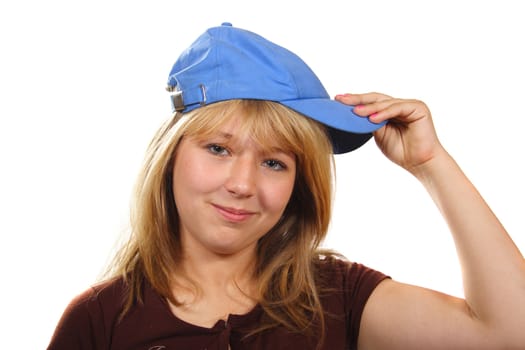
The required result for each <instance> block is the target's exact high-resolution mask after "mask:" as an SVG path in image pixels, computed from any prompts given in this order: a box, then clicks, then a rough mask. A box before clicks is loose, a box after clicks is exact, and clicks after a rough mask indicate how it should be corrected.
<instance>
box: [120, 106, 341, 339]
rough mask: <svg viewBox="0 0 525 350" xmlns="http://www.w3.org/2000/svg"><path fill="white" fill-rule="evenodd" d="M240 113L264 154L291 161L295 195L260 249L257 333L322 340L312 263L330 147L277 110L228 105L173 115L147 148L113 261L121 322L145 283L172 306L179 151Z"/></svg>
mask: <svg viewBox="0 0 525 350" xmlns="http://www.w3.org/2000/svg"><path fill="white" fill-rule="evenodd" d="M239 108H241V109H242V111H243V112H245V113H242V114H241V115H242V116H243V118H244V119H243V120H242V122H241V127H242V128H245V129H246V130H248V131H249V132H250V134H251V135H252V137H253V139H254V140H255V141H256V142H258V143H259V144H261V146H263V147H265V146H269V145H270V144H275V142H276V141H277V142H278V143H279V145H280V147H281V148H283V149H284V150H285V151H289V152H291V153H293V154H294V155H295V157H296V162H297V172H296V179H295V184H294V189H293V193H292V195H291V198H290V201H289V203H288V205H287V207H286V209H285V212H284V214H283V216H282V218H281V220H280V221H279V222H278V223H276V225H275V226H274V227H273V228H272V229H271V230H270V231H269V232H268V233H267V234H266V235H265V236H263V237H262V238H261V239H260V240H259V242H258V244H257V257H256V259H257V261H256V265H255V266H256V269H255V271H256V276H255V277H256V279H257V281H258V288H259V290H258V295H259V296H260V299H261V300H258V302H259V304H260V305H261V307H262V308H263V310H264V311H265V315H266V319H267V320H266V321H267V322H266V323H265V324H263V325H261V328H260V329H259V330H263V329H266V328H270V327H273V326H276V325H279V324H281V325H284V326H285V327H287V328H288V329H290V330H292V331H297V332H306V331H307V329H310V328H311V326H312V325H313V322H315V324H316V325H320V328H321V330H322V333H323V334H324V316H323V312H322V307H321V303H320V299H319V288H318V278H317V276H316V272H315V271H316V266H317V265H316V262H317V261H318V260H319V255H320V254H321V253H323V254H325V252H321V251H320V250H319V245H320V243H321V242H322V241H323V239H324V237H325V235H326V233H327V230H328V226H329V222H330V216H331V206H332V180H333V179H332V173H333V172H332V171H333V166H334V160H333V156H332V148H331V147H332V146H331V144H330V142H329V140H328V137H327V136H326V132H325V130H324V128H323V127H322V126H321V124H319V123H317V122H315V121H313V120H311V119H309V118H306V117H304V116H303V115H301V114H299V113H296V112H294V111H292V110H290V109H288V108H286V107H284V106H282V105H280V104H278V103H275V102H269V101H258V100H231V101H223V102H218V103H214V104H211V105H209V106H204V107H200V108H198V109H196V110H194V111H192V112H189V113H186V114H184V115H183V114H180V113H176V114H175V115H174V116H173V118H172V119H171V120H169V121H167V122H166V123H165V124H164V125H162V127H161V128H160V129H159V130H158V132H157V133H156V135H155V136H154V138H153V140H152V142H151V143H150V145H149V147H148V150H147V154H146V157H145V161H144V165H143V167H142V171H141V172H140V175H139V177H138V181H137V183H136V188H135V193H134V204H133V206H132V211H131V236H130V239H129V241H128V242H127V243H126V244H125V245H124V246H123V247H122V248H121V249H120V251H119V252H118V254H117V255H116V257H115V259H114V261H113V264H112V266H111V268H112V276H113V277H123V278H124V279H125V280H126V282H127V285H128V286H129V293H128V294H127V297H126V300H125V304H124V310H123V313H122V315H124V314H125V313H126V312H127V311H128V310H129V309H130V308H131V306H132V305H133V304H134V303H135V302H141V301H142V288H143V284H144V282H145V281H147V282H148V283H150V284H151V286H152V287H153V288H154V289H155V290H156V291H157V292H158V293H159V294H161V295H162V296H164V297H165V298H167V299H168V300H169V301H170V302H172V303H174V304H175V305H177V304H178V302H177V297H176V295H173V292H172V286H173V285H172V282H173V275H174V273H175V272H176V271H177V272H179V271H178V270H177V267H178V266H180V262H181V257H182V247H181V244H180V239H179V217H178V213H177V210H176V206H175V202H174V199H173V193H172V171H173V166H174V162H175V161H176V159H175V154H176V152H175V151H176V149H177V145H178V144H179V142H180V140H181V138H182V137H183V136H185V135H199V136H203V135H206V134H207V133H208V134H211V133H213V132H214V131H216V130H217V128H218V127H220V126H221V125H222V124H223V123H226V122H227V121H228V120H229V118H232V116H233V115H234V114H235V113H234V112H235V111H237V110H239Z"/></svg>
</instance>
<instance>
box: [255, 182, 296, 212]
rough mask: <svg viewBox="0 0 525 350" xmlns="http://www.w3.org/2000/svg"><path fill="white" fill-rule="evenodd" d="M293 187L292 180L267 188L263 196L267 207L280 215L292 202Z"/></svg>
mask: <svg viewBox="0 0 525 350" xmlns="http://www.w3.org/2000/svg"><path fill="white" fill-rule="evenodd" d="M293 185H294V183H293V181H291V180H290V181H285V182H283V183H279V184H272V185H269V186H267V187H266V188H267V190H266V191H264V195H263V196H262V198H263V201H264V204H265V206H266V207H267V208H269V209H271V210H272V211H274V212H276V213H278V214H279V215H280V214H281V213H282V212H283V211H284V209H285V208H286V205H287V204H288V202H289V201H290V197H291V195H292V190H293Z"/></svg>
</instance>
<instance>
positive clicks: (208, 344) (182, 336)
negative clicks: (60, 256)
mask: <svg viewBox="0 0 525 350" xmlns="http://www.w3.org/2000/svg"><path fill="white" fill-rule="evenodd" d="M320 271H321V273H322V274H323V276H324V277H326V280H327V281H330V283H331V285H330V286H329V288H332V289H333V292H330V293H326V294H325V295H322V296H321V302H322V305H323V310H324V313H325V322H326V337H325V341H324V343H323V345H322V347H321V349H326V350H336V349H356V348H357V337H358V335H359V325H360V321H361V315H362V312H363V308H364V306H365V303H366V301H367V300H368V297H369V296H370V294H371V293H372V291H373V290H374V288H375V287H376V286H377V285H378V284H379V282H381V281H382V280H383V279H385V278H388V277H387V276H385V275H384V274H382V273H380V272H378V271H375V270H372V269H369V268H367V267H366V266H364V265H361V264H357V263H349V262H345V261H342V260H336V259H328V261H326V262H324V263H322V264H321V270H320ZM124 295H125V286H124V284H123V282H122V280H115V281H114V282H111V283H109V284H105V285H102V286H98V287H92V288H90V289H89V290H87V291H85V292H84V293H82V294H80V295H79V296H77V297H76V298H75V299H74V300H73V301H72V302H71V303H70V304H69V306H68V307H67V309H66V310H65V311H64V314H63V315H62V318H61V319H60V322H59V323H58V325H57V327H56V330H55V333H54V335H53V337H52V339H51V342H50V344H49V347H48V348H47V349H48V350H87V349H89V350H92V349H93V350H94V349H96V350H110V349H111V350H116V349H119V350H121V349H122V350H124V349H126V350H175V349H177V350H178V349H184V350H193V349H199V350H204V349H207V350H228V349H229V346H230V347H231V349H232V350H244V349H271V350H278V349H287V350H289V349H314V348H315V346H316V345H317V341H318V339H312V338H311V337H307V336H305V335H303V334H299V333H292V332H290V331H288V330H287V329H286V328H284V327H281V326H279V327H275V328H272V329H270V330H267V331H263V332H261V333H257V334H256V335H253V336H249V337H245V335H246V330H247V329H253V328H255V327H256V326H258V325H259V324H260V320H261V317H262V316H263V311H262V308H261V307H260V306H259V305H257V306H256V307H255V308H254V309H252V311H250V312H249V313H247V314H244V315H230V316H229V317H228V319H227V321H224V320H219V321H218V322H217V323H216V324H215V325H214V326H213V327H212V328H205V327H199V326H195V325H193V324H190V323H187V322H185V321H183V320H181V319H179V318H177V317H176V316H175V315H174V314H173V313H172V312H171V310H170V308H169V305H168V303H167V301H166V300H165V299H164V298H163V297H161V296H160V295H159V294H158V293H156V292H155V290H153V288H152V287H151V286H149V285H146V286H145V289H144V300H143V303H142V304H140V303H137V305H135V306H134V307H132V309H131V310H130V312H129V313H127V314H126V316H125V317H124V318H123V319H122V320H121V321H120V322H118V316H119V312H120V310H121V309H120V306H121V305H122V300H123V297H124Z"/></svg>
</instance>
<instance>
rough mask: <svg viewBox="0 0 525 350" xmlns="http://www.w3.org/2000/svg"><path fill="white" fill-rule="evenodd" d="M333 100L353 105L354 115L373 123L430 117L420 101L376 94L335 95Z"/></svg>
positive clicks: (409, 120) (410, 120) (407, 120)
mask: <svg viewBox="0 0 525 350" xmlns="http://www.w3.org/2000/svg"><path fill="white" fill-rule="evenodd" d="M335 99H336V100H337V101H340V102H342V103H345V104H349V105H354V106H355V107H354V113H355V114H357V115H360V116H363V117H364V116H368V117H369V119H370V121H372V122H373V123H381V122H383V121H385V120H389V119H397V120H400V121H404V122H412V121H415V120H417V119H420V118H423V117H425V116H429V115H430V112H429V110H428V108H427V106H426V105H425V104H424V103H423V102H421V101H418V100H406V99H397V98H392V97H390V96H388V95H384V94H380V93H376V92H372V93H366V94H344V95H337V96H336V97H335Z"/></svg>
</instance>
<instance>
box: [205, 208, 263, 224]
mask: <svg viewBox="0 0 525 350" xmlns="http://www.w3.org/2000/svg"><path fill="white" fill-rule="evenodd" d="M213 207H214V208H215V209H216V210H217V212H218V213H219V214H220V215H221V216H222V217H223V218H224V219H226V220H227V221H231V222H242V221H245V220H248V219H249V218H251V217H252V216H253V215H254V214H255V213H254V212H253V211H249V210H245V209H238V208H231V207H223V206H221V205H217V204H213Z"/></svg>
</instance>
